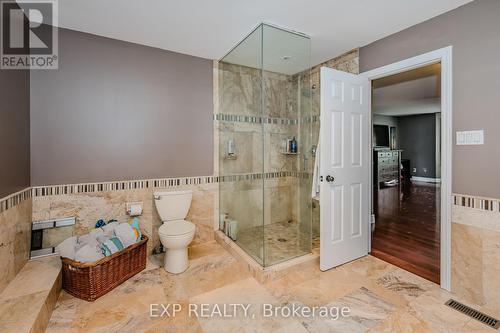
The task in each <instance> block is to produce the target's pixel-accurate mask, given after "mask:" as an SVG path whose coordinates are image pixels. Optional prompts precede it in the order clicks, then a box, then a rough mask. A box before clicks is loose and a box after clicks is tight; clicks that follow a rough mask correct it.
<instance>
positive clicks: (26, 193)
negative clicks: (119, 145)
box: [0, 171, 311, 212]
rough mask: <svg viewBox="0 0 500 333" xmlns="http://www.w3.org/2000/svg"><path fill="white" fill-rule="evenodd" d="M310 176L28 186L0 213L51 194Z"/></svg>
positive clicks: (2, 204)
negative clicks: (25, 201)
mask: <svg viewBox="0 0 500 333" xmlns="http://www.w3.org/2000/svg"><path fill="white" fill-rule="evenodd" d="M310 176H311V175H310V174H309V173H306V172H297V171H279V172H267V173H264V174H262V173H248V174H236V175H227V176H221V177H219V176H203V177H184V178H164V179H148V180H132V181H116V182H102V183H89V184H69V185H54V186H36V187H32V188H27V189H24V190H23V191H21V192H18V193H14V194H12V195H10V196H7V197H5V198H2V199H0V212H3V211H5V210H7V209H9V208H12V207H14V206H17V205H18V204H20V203H21V202H23V201H24V200H26V199H28V198H31V197H44V196H51V195H64V194H78V193H92V192H107V191H122V190H137V189H148V188H150V189H156V188H172V187H179V186H190V185H205V184H215V183H219V182H225V183H226V182H236V181H243V180H258V179H275V178H285V177H293V178H303V179H307V178H309V177H310Z"/></svg>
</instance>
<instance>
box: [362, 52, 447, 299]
mask: <svg viewBox="0 0 500 333" xmlns="http://www.w3.org/2000/svg"><path fill="white" fill-rule="evenodd" d="M451 68H452V47H451V46H449V47H446V48H442V49H439V50H436V51H432V52H429V53H426V54H423V55H419V56H416V57H413V58H409V59H405V60H403V61H400V62H397V63H394V64H390V65H387V66H383V67H380V68H377V69H374V70H371V71H368V72H365V73H362V74H361V75H363V76H365V77H367V78H368V79H369V80H370V81H371V83H372V85H373V86H374V87H377V85H379V86H384V85H386V86H389V85H391V83H396V82H397V81H398V80H399V81H401V80H402V81H405V77H406V78H407V81H411V80H410V79H409V77H411V75H416V74H417V75H416V76H417V78H418V77H420V78H425V77H429V76H430V75H432V74H429V72H433V71H434V73H435V74H434V75H435V77H436V78H437V81H436V82H437V83H438V84H436V85H435V87H434V88H435V89H436V90H437V91H438V94H436V95H439V101H436V100H434V101H432V103H430V102H431V99H428V100H427V102H429V103H428V105H427V106H429V108H428V109H427V112H420V113H419V112H417V111H416V110H415V108H416V107H420V108H421V107H422V106H421V105H420V106H418V105H417V104H414V105H412V104H411V103H409V105H406V106H407V108H406V109H407V110H413V113H414V114H413V115H411V114H408V115H406V117H417V115H418V117H421V116H420V115H419V114H422V113H423V114H424V115H423V116H422V118H425V117H429V118H434V131H435V132H434V135H433V137H434V142H435V146H434V147H435V148H434V149H433V150H432V151H434V154H435V162H434V163H430V164H429V162H426V163H427V164H429V165H431V166H434V168H432V167H426V166H422V165H421V164H416V160H415V159H416V158H413V160H414V161H413V163H412V162H411V158H406V156H407V155H405V154H404V152H401V149H397V148H399V145H400V142H398V134H397V133H398V127H399V126H391V125H390V124H389V125H388V127H389V129H388V131H389V134H388V136H389V137H388V138H386V137H383V136H382V137H381V134H378V136H379V137H375V136H377V133H376V132H383V131H382V129H381V128H378V129H375V125H377V124H376V123H377V122H379V121H380V119H378V120H375V119H372V121H371V123H370V127H371V128H373V132H374V133H373V134H374V137H372V138H371V146H372V147H373V146H383V145H387V146H389V148H396V149H392V150H391V151H388V152H387V153H390V155H391V156H388V155H389V154H387V156H383V157H384V158H388V159H389V163H393V164H396V165H397V167H396V169H395V170H394V172H396V173H397V176H396V178H397V181H392V182H391V180H392V179H390V180H389V179H384V177H382V178H380V180H381V182H380V183H378V180H379V179H377V178H376V177H378V176H379V174H378V173H379V171H378V170H377V169H376V167H377V164H378V161H376V159H378V158H379V154H378V153H377V152H375V151H374V152H373V154H372V155H371V156H370V158H371V165H372V173H371V175H370V176H371V184H372V185H374V184H376V185H377V186H373V191H371V208H370V209H371V212H372V213H374V214H375V215H372V217H373V219H372V223H373V222H375V225H374V226H373V225H372V226H371V229H374V230H377V229H378V231H380V232H379V233H378V234H377V235H375V232H374V233H370V235H371V237H370V244H369V249H370V252H371V253H372V254H373V255H375V256H379V257H381V258H382V259H383V260H386V261H389V262H391V263H393V264H395V265H397V266H400V267H402V268H403V269H406V270H409V271H412V272H414V273H416V274H418V275H421V276H423V277H424V278H427V279H429V280H431V281H434V282H436V283H439V284H440V285H441V287H442V288H443V289H447V290H450V275H451V273H450V265H451V254H450V252H451V244H450V243H451V148H452V125H451V124H452V123H451V119H452V71H451ZM377 80H380V81H377ZM428 80H429V79H428ZM391 81H392V82H391ZM410 91H411V89H410ZM393 92H396V93H397V89H396V90H394V91H393ZM412 93H413V92H412ZM375 97H376V96H375ZM435 97H436V96H434V99H435ZM436 102H437V103H436ZM376 103H377V102H376V101H375V100H372V107H371V108H372V111H373V109H374V108H376V107H377V106H378V107H379V111H380V109H384V110H385V112H386V113H388V114H390V113H391V112H392V114H393V115H395V114H396V113H395V112H396V111H395V110H397V109H400V106H397V105H396V106H394V104H393V105H392V106H391V105H385V108H384V107H382V108H381V107H380V105H377V104H376ZM396 104H397V103H396ZM431 105H432V106H433V107H434V109H432V107H431ZM436 105H437V106H438V107H439V111H440V112H435V111H436ZM415 121H416V120H415V119H410V118H408V119H406V121H404V122H402V123H401V124H402V125H403V126H402V127H401V128H399V131H401V130H405V131H408V129H407V128H408V126H404V123H407V124H412V125H410V126H409V127H410V128H411V127H416V126H415V125H416V123H415ZM427 121H429V119H427ZM386 125H387V124H386ZM391 127H396V128H391ZM431 129H432V127H431ZM409 137H410V139H409V140H412V141H413V142H415V137H412V136H411V135H410V136H409ZM425 137H427V135H425ZM399 139H401V138H400V137H399ZM376 141H377V142H376ZM387 141H388V142H387ZM411 146H413V148H415V147H416V144H414V145H410V147H411ZM408 159H409V160H410V161H407V160H408ZM385 161H387V160H385ZM385 161H384V162H385ZM412 165H414V166H413V167H412ZM415 168H416V169H415ZM389 169H390V168H389ZM424 169H425V170H424ZM386 170H387V169H386ZM389 173H390V172H389ZM422 173H423V174H422ZM382 174H385V173H382ZM389 178H394V175H391V176H390V177H389ZM391 185H393V186H391ZM379 186H380V187H381V188H382V189H383V190H384V191H381V190H380V191H379ZM391 201H392V202H391ZM377 215H378V222H380V223H379V225H378V226H377V219H376V217H377ZM381 217H382V218H381ZM391 220H392V221H391ZM418 221H420V222H418ZM405 223H406V224H405ZM384 224H385V225H384ZM402 226H406V227H407V229H406V230H405V229H404V228H403V229H402V228H401V227H402ZM398 227H399V228H398ZM411 228H413V230H411ZM431 229H432V230H431ZM429 230H431V232H429ZM426 231H427V232H426ZM422 234H423V235H422ZM374 235H375V236H374ZM378 236H381V237H378ZM384 237H385V239H384ZM394 238H396V239H397V240H398V241H399V244H400V245H399V249H397V246H398V245H397V244H398V242H394ZM405 238H406V239H405ZM426 238H427V239H426ZM412 243H413V244H412ZM417 243H420V244H425V246H424V247H421V248H420V253H417V252H418V251H417V250H415V248H413V249H412V246H416V245H415V244H417ZM395 244H396V249H395V248H394V246H395ZM391 247H393V248H392V249H391ZM403 250H404V252H405V253H402V252H403ZM381 253H384V254H386V256H385V257H383V254H381ZM387 254H389V255H391V254H392V255H391V256H389V255H387ZM394 254H395V255H394ZM405 254H406V256H405ZM411 255H413V257H417V259H418V260H417V259H416V258H413V259H412V258H410V257H411ZM419 260H420V261H419ZM412 266H413V267H412Z"/></svg>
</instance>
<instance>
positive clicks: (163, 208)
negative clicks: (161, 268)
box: [154, 191, 196, 274]
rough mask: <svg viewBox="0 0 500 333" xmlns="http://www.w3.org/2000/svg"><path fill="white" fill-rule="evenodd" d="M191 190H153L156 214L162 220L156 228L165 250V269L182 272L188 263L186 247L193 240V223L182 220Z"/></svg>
mask: <svg viewBox="0 0 500 333" xmlns="http://www.w3.org/2000/svg"><path fill="white" fill-rule="evenodd" d="M192 198H193V192H192V191H172V192H155V193H154V200H155V205H156V210H157V211H158V215H160V218H161V220H162V222H163V224H162V226H161V227H160V228H159V229H158V234H159V235H160V241H161V243H162V244H163V247H164V248H165V249H166V252H165V270H166V271H167V272H169V273H174V274H179V273H182V272H184V271H185V270H186V269H187V268H188V265H189V261H188V252H187V247H188V245H189V243H191V241H192V240H193V237H194V232H195V229H196V228H195V225H194V224H193V223H191V222H189V221H186V220H184V219H185V218H186V216H187V213H188V212H189V207H190V206H191V199H192Z"/></svg>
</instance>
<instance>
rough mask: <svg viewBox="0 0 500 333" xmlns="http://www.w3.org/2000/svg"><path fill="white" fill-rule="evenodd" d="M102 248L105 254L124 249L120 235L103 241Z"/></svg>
mask: <svg viewBox="0 0 500 333" xmlns="http://www.w3.org/2000/svg"><path fill="white" fill-rule="evenodd" d="M101 248H102V252H103V253H104V255H105V256H110V255H112V254H113V253H116V252H118V251H121V250H123V242H122V241H121V239H120V238H119V237H117V236H114V237H111V238H110V239H108V240H107V241H105V242H104V243H102V245H101Z"/></svg>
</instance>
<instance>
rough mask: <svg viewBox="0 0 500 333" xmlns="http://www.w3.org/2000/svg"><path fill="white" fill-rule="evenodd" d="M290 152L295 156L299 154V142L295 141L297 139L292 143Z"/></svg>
mask: <svg viewBox="0 0 500 333" xmlns="http://www.w3.org/2000/svg"><path fill="white" fill-rule="evenodd" d="M290 152H291V153H294V154H295V153H297V140H295V137H293V139H292V141H290Z"/></svg>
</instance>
